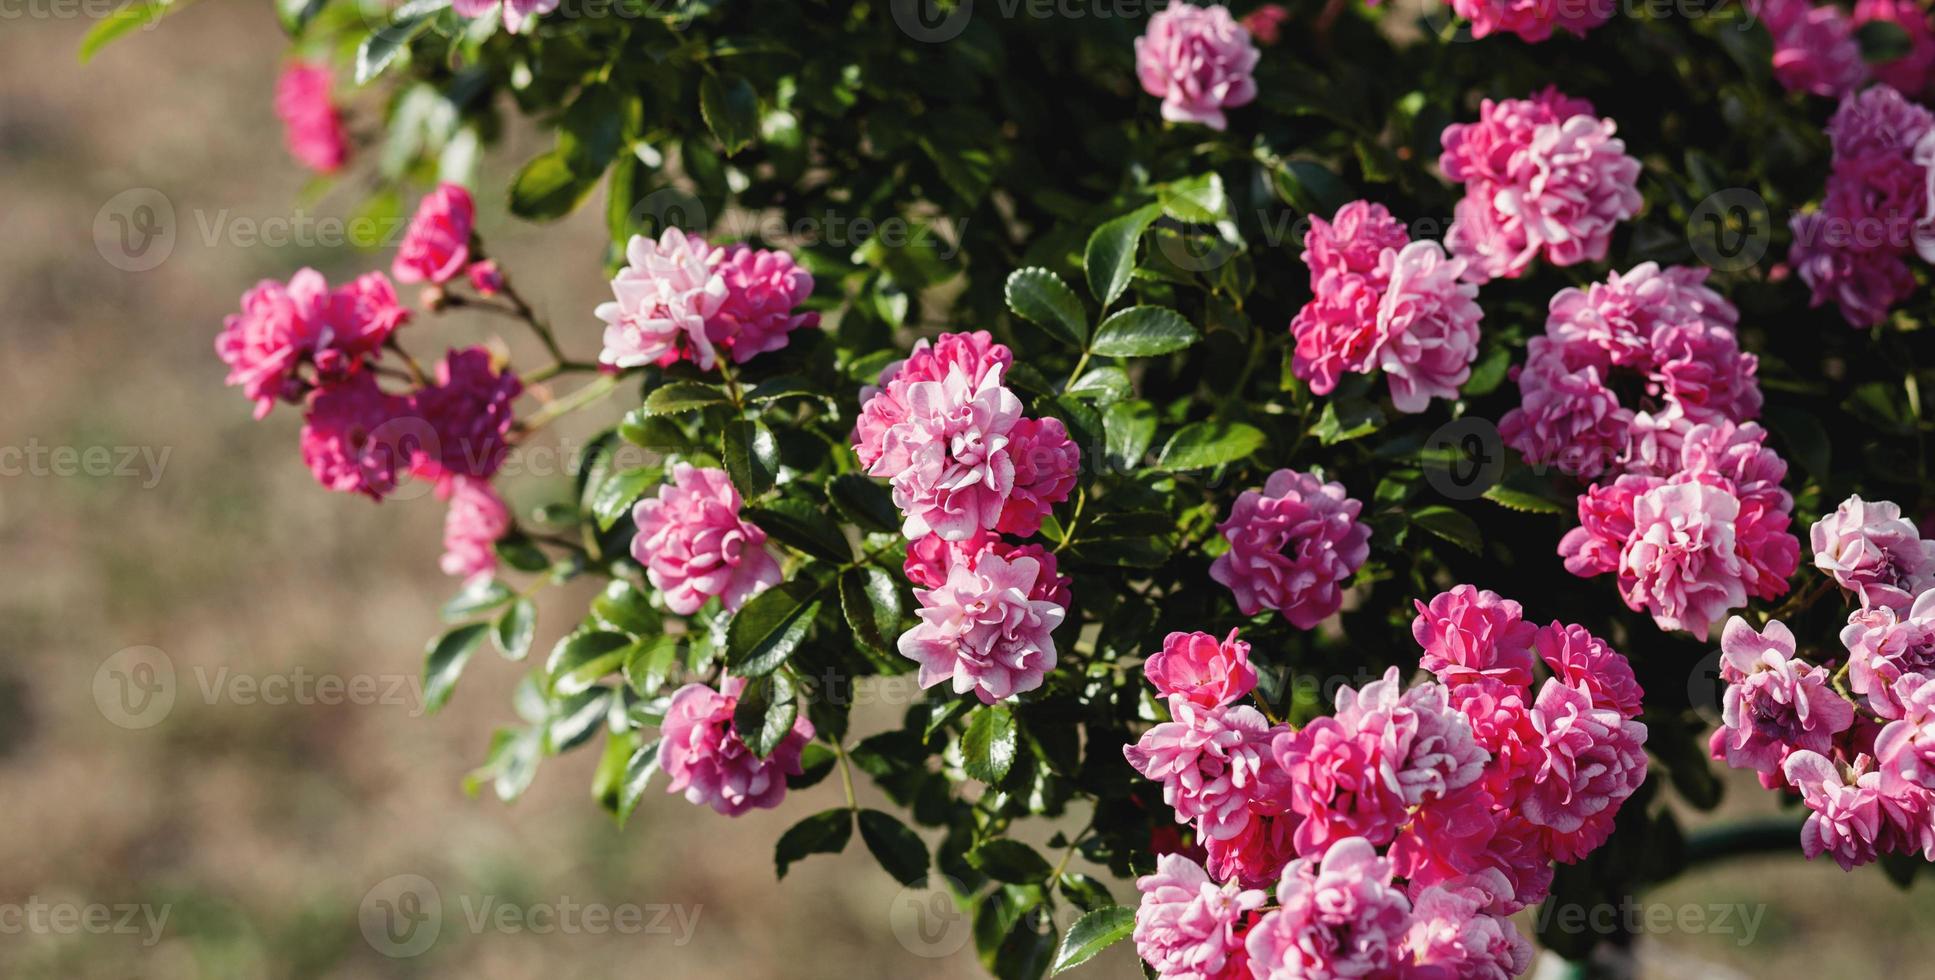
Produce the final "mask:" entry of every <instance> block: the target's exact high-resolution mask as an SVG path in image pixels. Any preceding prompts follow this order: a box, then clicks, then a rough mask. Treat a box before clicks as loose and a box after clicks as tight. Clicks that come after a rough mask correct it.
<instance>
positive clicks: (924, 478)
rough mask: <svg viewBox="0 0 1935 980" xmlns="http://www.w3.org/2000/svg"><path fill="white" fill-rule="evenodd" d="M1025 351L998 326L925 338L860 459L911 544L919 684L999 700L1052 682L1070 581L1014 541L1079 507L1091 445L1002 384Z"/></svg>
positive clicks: (909, 641)
mask: <svg viewBox="0 0 1935 980" xmlns="http://www.w3.org/2000/svg"><path fill="white" fill-rule="evenodd" d="M1013 364H1014V353H1013V352H1012V351H1010V350H1009V349H1008V348H1007V346H1006V345H1003V344H998V343H995V342H994V340H993V338H992V337H990V336H989V335H988V333H987V332H986V331H977V332H974V333H954V334H942V335H940V337H939V338H937V339H936V340H934V341H933V342H932V343H929V342H927V341H925V340H923V341H921V342H920V343H918V344H917V345H916V346H915V347H914V350H913V353H911V354H910V355H908V357H907V359H906V360H904V361H898V362H896V363H894V364H890V365H888V366H887V368H886V369H885V370H883V371H882V372H881V375H880V383H879V386H878V387H877V388H873V389H870V390H869V391H868V392H866V393H865V395H866V397H865V403H864V404H863V405H862V406H861V412H860V418H859V421H858V423H857V424H856V425H855V427H854V431H853V451H854V454H855V455H856V456H857V457H858V458H859V460H860V465H861V466H862V467H864V468H865V470H866V472H867V474H868V475H870V476H876V477H885V478H887V479H888V480H889V481H890V482H891V484H892V488H893V502H894V505H895V506H896V507H898V508H899V509H900V512H901V517H902V525H901V530H902V532H903V533H904V534H905V535H906V536H907V539H908V546H907V561H906V565H905V568H906V571H907V577H908V578H910V579H912V580H913V581H914V582H916V583H918V584H919V585H921V586H923V588H918V589H915V590H914V595H915V598H917V599H918V600H919V602H920V605H921V608H920V610H919V612H918V615H919V618H920V623H919V624H918V625H916V626H915V627H914V628H912V629H910V630H908V631H907V632H906V633H904V634H902V635H901V637H900V642H899V648H900V652H901V654H902V655H903V656H906V657H907V658H909V659H911V660H914V661H916V662H918V663H919V664H920V675H919V677H920V684H921V686H922V687H932V686H934V685H936V684H940V683H943V682H947V681H951V682H952V684H953V690H954V692H955V693H957V694H964V693H967V692H969V691H973V692H974V695H975V696H976V697H978V698H980V699H981V700H982V701H983V702H986V703H989V704H992V703H994V702H996V701H1000V700H1003V699H1005V698H1009V697H1012V696H1014V695H1016V694H1020V693H1023V692H1026V691H1032V690H1034V689H1036V688H1038V687H1040V686H1041V683H1042V678H1043V677H1044V676H1046V674H1047V672H1048V671H1050V670H1052V669H1054V666H1055V641H1054V637H1053V636H1052V635H1051V634H1052V633H1053V632H1054V630H1055V628H1056V627H1057V626H1060V625H1061V623H1062V620H1063V618H1064V617H1065V616H1066V615H1067V610H1068V605H1069V601H1070V600H1069V594H1068V580H1067V579H1065V578H1062V577H1061V576H1060V575H1059V574H1058V569H1057V566H1056V562H1055V556H1054V555H1053V553H1051V552H1049V551H1047V550H1046V549H1044V548H1043V547H1041V546H1040V545H1038V544H1021V545H1014V544H1010V543H1008V542H1007V541H1006V540H1005V539H1004V538H1003V537H1002V535H1004V534H1006V535H1015V536H1017V537H1029V536H1031V535H1033V534H1035V533H1036V532H1037V531H1039V530H1040V529H1041V523H1042V519H1043V518H1045V517H1047V516H1048V514H1049V513H1050V512H1051V511H1052V510H1053V509H1054V506H1055V505H1056V504H1058V503H1061V502H1062V501H1064V500H1067V499H1068V495H1069V492H1070V491H1071V490H1073V489H1074V486H1075V478H1076V474H1077V473H1078V472H1079V471H1080V468H1081V450H1080V448H1079V447H1078V446H1076V444H1075V442H1074V440H1073V439H1070V438H1069V435H1068V430H1067V428H1066V427H1064V426H1063V425H1062V423H1061V420H1059V419H1054V418H1043V419H1034V418H1029V417H1027V416H1024V415H1022V413H1021V412H1022V406H1021V399H1020V398H1018V397H1016V396H1015V394H1014V392H1013V391H1011V390H1009V389H1008V387H1007V386H1006V385H1004V384H1003V383H1002V376H1003V374H1004V372H1006V371H1007V370H1008V369H1009V368H1010V367H1011V366H1013Z"/></svg>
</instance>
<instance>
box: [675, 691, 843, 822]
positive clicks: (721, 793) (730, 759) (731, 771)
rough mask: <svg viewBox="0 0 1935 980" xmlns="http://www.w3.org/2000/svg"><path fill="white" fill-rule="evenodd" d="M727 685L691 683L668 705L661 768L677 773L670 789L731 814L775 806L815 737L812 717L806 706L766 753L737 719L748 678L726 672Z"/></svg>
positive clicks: (736, 814) (676, 693) (688, 798)
mask: <svg viewBox="0 0 1935 980" xmlns="http://www.w3.org/2000/svg"><path fill="white" fill-rule="evenodd" d="M724 688H725V689H724V690H723V691H715V690H713V689H712V688H710V687H707V686H705V685H704V684H687V685H685V686H684V687H681V688H679V689H678V691H677V692H675V693H674V694H673V695H672V700H671V703H670V704H668V705H666V708H665V720H664V721H663V722H661V723H660V724H659V736H660V738H661V741H660V742H659V748H658V764H659V768H661V769H663V770H665V773H666V775H668V776H670V777H672V781H671V783H670V785H668V786H667V787H666V791H667V792H672V793H684V794H685V798H686V799H687V800H689V801H690V802H692V803H696V804H703V805H705V806H710V807H711V808H712V809H714V810H716V811H718V812H719V813H722V814H724V815H726V816H728V817H736V816H739V815H740V814H742V813H745V812H746V811H748V810H752V809H755V808H757V809H768V810H769V809H772V808H773V807H776V806H778V805H779V803H780V800H781V799H783V798H784V797H785V796H786V777H787V776H795V775H798V774H799V773H800V771H801V770H800V750H801V749H804V748H805V747H806V743H807V742H808V741H810V740H812V738H813V723H812V722H811V721H808V720H807V718H806V713H805V712H801V713H800V715H799V717H798V718H796V719H794V721H793V730H792V731H790V732H788V733H787V734H786V737H785V738H783V739H781V740H780V743H779V746H778V747H777V748H775V749H773V752H772V754H771V755H769V756H767V757H766V758H764V759H762V758H760V757H759V756H757V755H755V754H754V753H753V750H752V749H751V748H750V747H748V746H747V745H746V742H745V740H744V739H743V738H741V737H740V735H739V732H738V730H737V729H735V728H734V727H733V723H732V713H733V710H734V709H735V708H737V707H738V706H739V697H740V695H741V694H743V693H744V692H745V689H746V679H745V678H743V677H731V678H727V679H726V680H725V683H724Z"/></svg>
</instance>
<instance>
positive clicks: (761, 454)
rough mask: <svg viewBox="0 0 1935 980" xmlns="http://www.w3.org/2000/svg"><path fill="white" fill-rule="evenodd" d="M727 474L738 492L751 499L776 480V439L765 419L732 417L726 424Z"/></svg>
mask: <svg viewBox="0 0 1935 980" xmlns="http://www.w3.org/2000/svg"><path fill="white" fill-rule="evenodd" d="M725 448H726V451H725V462H726V473H727V475H729V476H731V477H732V485H733V486H735V487H738V488H739V495H740V496H741V497H744V498H746V499H747V500H751V499H753V498H754V497H758V496H760V495H762V494H764V493H765V492H766V491H768V490H771V489H772V488H773V484H774V483H776V482H778V480H779V441H778V440H777V439H774V438H773V430H771V429H768V428H766V424H765V423H764V422H757V421H754V420H752V419H734V420H732V421H731V422H727V423H726V443H725Z"/></svg>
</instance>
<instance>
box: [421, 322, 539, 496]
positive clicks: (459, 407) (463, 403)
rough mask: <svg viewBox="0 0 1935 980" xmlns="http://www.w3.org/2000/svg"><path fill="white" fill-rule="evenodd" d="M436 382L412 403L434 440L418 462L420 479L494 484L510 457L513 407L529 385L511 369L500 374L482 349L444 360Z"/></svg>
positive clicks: (455, 352) (466, 350)
mask: <svg viewBox="0 0 1935 980" xmlns="http://www.w3.org/2000/svg"><path fill="white" fill-rule="evenodd" d="M436 382H437V383H436V384H434V385H431V386H430V387H428V388H424V389H422V390H420V391H418V392H417V393H416V394H415V395H414V396H413V397H412V398H411V407H412V410H413V411H414V413H415V414H416V415H417V416H418V417H419V418H421V419H422V420H423V422H424V423H425V424H426V425H427V426H428V428H429V432H430V434H431V436H432V437H433V439H434V444H432V445H428V446H425V447H423V450H424V455H423V456H422V457H420V458H419V459H418V460H417V461H416V464H415V465H416V470H417V474H418V475H419V476H427V477H431V478H433V479H434V478H441V477H443V476H445V475H448V474H462V475H465V476H474V477H479V478H486V479H487V478H489V477H490V476H491V475H492V474H494V473H496V472H497V468H498V467H500V466H502V465H504V460H505V458H506V457H508V456H509V455H510V451H511V447H510V443H509V441H508V437H509V435H510V431H511V424H512V423H513V422H515V421H516V418H515V416H514V415H513V413H512V410H511V404H512V403H513V402H515V401H516V400H517V396H518V395H520V394H522V393H523V391H524V383H523V382H522V381H519V380H518V377H517V375H516V374H513V373H512V372H511V371H510V370H509V369H508V368H506V369H505V370H504V371H503V372H501V373H500V372H499V371H498V370H497V368H496V367H495V365H493V364H492V362H491V354H490V351H487V350H485V349H484V348H482V347H466V348H464V349H462V350H452V351H450V352H449V353H448V354H446V355H444V359H443V360H442V361H441V362H440V363H438V364H437V379H436Z"/></svg>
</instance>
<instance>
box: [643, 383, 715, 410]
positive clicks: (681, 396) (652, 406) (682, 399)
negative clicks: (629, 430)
mask: <svg viewBox="0 0 1935 980" xmlns="http://www.w3.org/2000/svg"><path fill="white" fill-rule="evenodd" d="M725 402H726V393H725V392H723V391H720V390H719V389H717V388H714V387H713V386H711V385H708V384H700V383H699V382H697V381H674V382H672V383H671V384H668V385H663V386H661V387H658V388H654V389H652V393H651V394H649V395H646V396H645V404H644V405H643V406H642V407H641V408H640V409H639V410H640V411H642V412H644V413H645V414H646V415H671V414H674V413H676V412H689V411H692V410H693V409H696V408H704V407H706V406H707V405H722V404H725Z"/></svg>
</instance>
